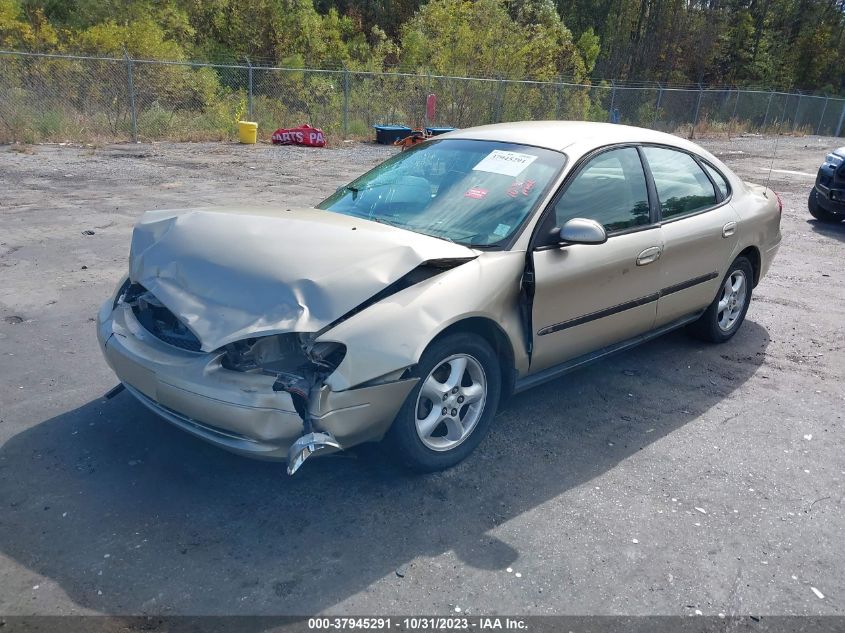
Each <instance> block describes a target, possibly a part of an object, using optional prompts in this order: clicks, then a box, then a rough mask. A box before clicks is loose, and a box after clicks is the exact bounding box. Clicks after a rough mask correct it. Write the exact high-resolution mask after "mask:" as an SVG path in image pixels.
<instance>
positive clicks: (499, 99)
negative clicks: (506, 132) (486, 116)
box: [495, 79, 505, 123]
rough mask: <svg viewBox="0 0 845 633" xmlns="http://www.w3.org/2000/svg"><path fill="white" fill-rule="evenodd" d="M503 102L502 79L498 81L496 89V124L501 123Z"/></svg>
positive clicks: (503, 84)
mask: <svg viewBox="0 0 845 633" xmlns="http://www.w3.org/2000/svg"><path fill="white" fill-rule="evenodd" d="M504 100H505V82H504V80H503V79H499V83H498V85H497V87H496V119H495V122H496V123H501V122H502V106H503V103H502V102H503V101H504Z"/></svg>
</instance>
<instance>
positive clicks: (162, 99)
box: [0, 51, 845, 143]
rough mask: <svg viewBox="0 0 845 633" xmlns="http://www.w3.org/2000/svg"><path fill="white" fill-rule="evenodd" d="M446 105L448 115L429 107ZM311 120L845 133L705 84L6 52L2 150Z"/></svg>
mask: <svg viewBox="0 0 845 633" xmlns="http://www.w3.org/2000/svg"><path fill="white" fill-rule="evenodd" d="M431 94H433V95H436V98H437V107H436V114H435V116H434V117H433V118H431V119H429V118H427V116H426V98H427V96H428V95H431ZM242 119H249V120H252V121H257V122H258V126H259V133H260V135H261V136H262V137H264V138H267V137H269V135H270V134H271V133H272V132H273V131H274V130H275V129H276V128H278V127H293V126H298V125H301V124H303V123H310V124H311V125H313V126H315V127H321V128H323V129H324V130H325V131H326V132H327V133H328V134H329V135H331V136H335V137H338V136H345V137H367V136H372V133H373V132H372V126H373V125H377V124H405V125H408V126H411V127H419V126H424V125H426V126H446V127H468V126H472V125H481V124H484V123H496V122H503V121H517V120H524V119H573V120H584V121H611V122H617V123H624V124H630V125H638V126H642V127H648V128H654V129H659V130H664V131H668V132H674V133H680V134H684V135H688V136H689V135H705V134H710V133H717V134H718V133H727V134H738V133H742V132H760V133H794V134H823V135H832V136H841V135H842V134H843V132H845V121H843V119H845V99H843V98H836V97H828V96H821V95H812V94H802V93H786V92H777V91H765V90H751V89H738V88H712V87H707V86H683V87H678V86H669V85H662V84H657V83H653V84H637V85H634V84H625V83H617V82H613V81H611V82H602V83H601V84H594V85H586V84H577V83H570V82H565V81H559V82H540V81H527V80H526V81H517V80H509V79H482V78H472V77H447V76H441V75H431V74H412V73H401V72H385V73H377V72H363V71H353V70H318V69H295V68H272V67H265V66H254V65H252V64H249V63H247V64H245V65H244V64H205V63H193V62H169V61H151V60H137V59H130V58H129V57H128V56H125V57H123V58H111V57H85V56H64V55H47V54H38V53H22V52H13V51H0V142H15V141H18V142H29V143H32V142H41V141H123V140H145V141H146V140H177V141H187V140H209V139H217V140H224V139H232V138H234V137H235V135H236V129H237V121H238V120H242Z"/></svg>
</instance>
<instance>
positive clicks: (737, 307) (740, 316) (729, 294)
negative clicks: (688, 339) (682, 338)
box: [687, 257, 754, 343]
mask: <svg viewBox="0 0 845 633" xmlns="http://www.w3.org/2000/svg"><path fill="white" fill-rule="evenodd" d="M753 283H754V268H753V267H752V266H751V262H750V261H748V260H747V259H746V258H745V257H737V258H736V259H735V260H734V261H733V263H732V264H731V265H730V267H729V268H728V272H727V273H725V276H724V278H723V279H722V283H721V285H720V286H719V292H717V293H716V298H715V299H713V303H711V304H710V305H709V306H708V308H707V310H705V311H704V314H702V315H701V317H700V318H699V319H698V321H696V322H695V323H692V324H691V325H690V326H689V327H688V328H687V331H688V332H689V333H690V334H692V335H693V336H694V337H696V338H699V339H701V340H703V341H708V342H710V343H724V342H725V341H727V340H729V339H731V338H732V337H733V335H734V334H736V333H737V330H739V327H740V326H741V325H742V323H743V321H745V313H746V312H748V306H749V305H750V304H751V286H752V285H753Z"/></svg>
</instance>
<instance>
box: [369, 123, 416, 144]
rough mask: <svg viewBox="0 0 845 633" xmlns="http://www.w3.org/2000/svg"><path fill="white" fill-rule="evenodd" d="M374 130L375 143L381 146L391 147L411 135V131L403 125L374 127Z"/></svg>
mask: <svg viewBox="0 0 845 633" xmlns="http://www.w3.org/2000/svg"><path fill="white" fill-rule="evenodd" d="M373 127H374V128H375V130H376V143H380V144H382V145H393V144H394V143H395V142H396V141H401V140H402V139H403V138H405V137H408V136H410V135H411V132H413V130H412V129H411V128H409V127H407V126H405V125H374V126H373Z"/></svg>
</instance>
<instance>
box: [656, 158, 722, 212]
mask: <svg viewBox="0 0 845 633" xmlns="http://www.w3.org/2000/svg"><path fill="white" fill-rule="evenodd" d="M643 152H644V153H645V157H646V160H647V161H648V165H649V167H650V168H651V173H652V176H653V177H654V184H655V187H656V188H657V197H658V199H659V200H660V211H661V216H662V218H663V219H664V220H670V219H672V218H676V217H680V216H683V215H688V214H690V213H695V212H697V211H701V210H702V209H706V208H707V207H712V206H714V205H715V204H716V190H715V189H714V188H713V183H712V182H710V179H709V178H708V177H707V174H705V173H704V171H703V170H702V169H701V167H699V166H698V163H697V162H695V159H693V157H692V156H690V155H689V154H687V153H685V152H678V151H675V150H671V149H666V148H664V147H644V148H643Z"/></svg>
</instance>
